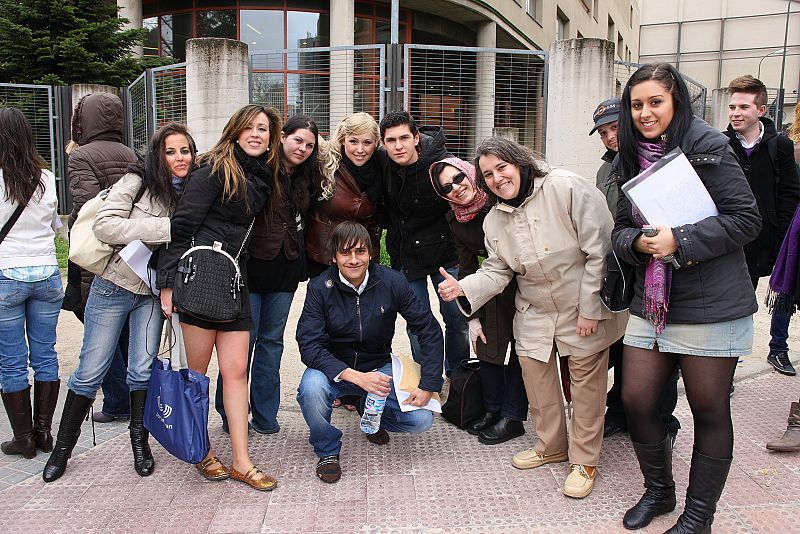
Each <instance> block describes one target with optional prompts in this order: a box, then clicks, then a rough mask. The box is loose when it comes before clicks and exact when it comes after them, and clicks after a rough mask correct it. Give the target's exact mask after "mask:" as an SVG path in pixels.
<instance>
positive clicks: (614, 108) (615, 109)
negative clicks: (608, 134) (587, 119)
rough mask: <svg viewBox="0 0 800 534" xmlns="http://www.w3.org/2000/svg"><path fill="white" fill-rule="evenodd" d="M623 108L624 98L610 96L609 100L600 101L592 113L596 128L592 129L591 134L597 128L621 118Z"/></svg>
mask: <svg viewBox="0 0 800 534" xmlns="http://www.w3.org/2000/svg"><path fill="white" fill-rule="evenodd" d="M621 108H622V100H620V99H619V98H609V99H608V100H603V101H602V102H600V105H599V106H597V109H595V110H594V113H592V120H594V128H592V131H591V132H589V135H592V134H593V133H594V132H596V131H597V129H598V128H599V127H600V126H602V125H604V124H608V123H610V122H614V121H615V120H619V110H620V109H621Z"/></svg>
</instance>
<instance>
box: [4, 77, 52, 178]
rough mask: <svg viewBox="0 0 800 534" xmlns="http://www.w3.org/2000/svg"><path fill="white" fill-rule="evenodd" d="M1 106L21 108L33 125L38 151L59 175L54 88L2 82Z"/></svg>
mask: <svg viewBox="0 0 800 534" xmlns="http://www.w3.org/2000/svg"><path fill="white" fill-rule="evenodd" d="M0 107H15V108H18V109H20V110H21V111H22V112H23V113H24V114H25V116H26V117H27V118H28V121H29V122H30V123H31V126H32V127H33V135H34V138H35V140H36V151H37V152H38V153H39V155H40V156H42V157H43V158H44V159H45V161H46V162H47V165H48V166H49V167H50V170H52V171H53V173H54V174H55V175H56V176H58V175H59V172H58V169H56V161H55V152H54V144H53V140H54V139H53V135H54V132H53V120H52V117H53V89H52V87H50V86H49V85H28V84H10V83H0Z"/></svg>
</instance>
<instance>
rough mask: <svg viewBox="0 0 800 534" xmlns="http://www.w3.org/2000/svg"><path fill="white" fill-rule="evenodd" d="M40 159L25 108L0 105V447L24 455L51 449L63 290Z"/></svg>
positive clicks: (52, 186)
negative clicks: (7, 432) (6, 425)
mask: <svg viewBox="0 0 800 534" xmlns="http://www.w3.org/2000/svg"><path fill="white" fill-rule="evenodd" d="M46 167H47V164H46V163H45V162H44V160H43V159H42V157H41V156H39V154H37V153H36V141H35V140H34V137H33V130H32V129H31V125H30V123H29V122H28V119H27V118H25V115H23V113H22V112H21V111H20V110H18V109H16V108H0V191H1V192H2V194H3V197H2V203H0V227H3V228H7V229H8V230H7V232H5V233H6V235H5V237H4V238H0V385H2V392H3V394H2V396H3V405H4V406H5V408H6V414H7V415H8V419H9V421H10V422H11V429H12V431H13V432H14V437H13V439H11V441H6V442H5V443H3V444H2V446H1V447H2V451H3V453H4V454H12V455H15V454H19V455H22V456H23V457H25V458H33V457H34V456H36V449H37V448H38V449H41V450H42V451H43V452H50V451H51V450H52V449H53V437H52V436H51V435H50V423H51V422H52V420H53V411H54V410H55V407H56V400H58V389H59V384H60V381H59V379H58V355H57V354H56V350H55V344H56V324H57V323H58V313H59V310H60V309H61V301H62V300H63V298H64V295H63V292H62V289H61V274H60V273H59V272H58V262H57V261H56V247H55V242H54V237H55V231H54V228H53V226H54V221H55V220H56V219H55V217H56V216H57V213H56V205H57V200H56V181H55V178H54V177H53V173H51V172H50V171H49V170H47V169H46ZM20 209H21V211H18V210H20ZM15 215H16V221H14V222H12V219H14V218H15ZM29 365H30V367H32V368H33V412H31V386H30V383H29V382H28V366H29Z"/></svg>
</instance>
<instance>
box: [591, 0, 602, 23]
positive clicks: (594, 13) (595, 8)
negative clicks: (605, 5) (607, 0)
mask: <svg viewBox="0 0 800 534" xmlns="http://www.w3.org/2000/svg"><path fill="white" fill-rule="evenodd" d="M598 2H599V0H593V1H592V16H593V17H594V20H597V12H598V11H600V6H598V5H597V4H598Z"/></svg>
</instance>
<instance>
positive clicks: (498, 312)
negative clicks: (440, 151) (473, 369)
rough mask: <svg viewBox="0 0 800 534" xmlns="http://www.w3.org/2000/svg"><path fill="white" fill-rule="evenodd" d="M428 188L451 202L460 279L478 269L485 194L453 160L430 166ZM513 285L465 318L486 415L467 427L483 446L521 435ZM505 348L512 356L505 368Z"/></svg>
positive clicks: (470, 170) (524, 400)
mask: <svg viewBox="0 0 800 534" xmlns="http://www.w3.org/2000/svg"><path fill="white" fill-rule="evenodd" d="M430 175H431V183H432V184H433V190H434V191H436V193H437V194H438V195H439V196H440V197H442V198H443V199H445V200H447V201H448V202H449V203H450V207H451V208H452V211H450V212H449V213H448V214H447V215H446V218H447V222H448V224H449V225H450V230H451V232H452V233H453V238H454V240H455V242H456V249H457V251H458V274H459V278H464V277H465V276H467V275H470V274H472V273H474V272H475V271H477V270H478V266H479V263H480V261H479V259H480V258H481V257H484V258H485V257H486V256H487V255H488V253H487V252H486V245H485V244H484V234H483V221H484V220H485V219H486V215H487V214H488V213H489V210H490V209H491V207H492V206H491V203H488V202H486V192H485V191H484V190H483V189H480V188H479V187H478V184H477V182H476V178H475V167H474V166H473V165H472V164H471V163H469V162H466V161H464V160H461V159H458V158H446V159H443V160H441V161H437V162H436V163H434V164H433V165H431V168H430ZM516 293H517V282H516V281H515V280H511V282H509V284H508V285H507V286H506V288H505V289H504V290H503V292H502V293H500V294H499V295H498V296H496V297H495V298H493V299H492V300H490V301H489V302H487V303H486V304H484V305H483V306H482V307H481V308H480V309H479V310H476V312H475V313H474V314H473V315H472V316H471V318H470V320H469V335H470V340H471V341H472V348H473V350H474V351H475V354H476V355H477V356H478V359H479V360H480V361H481V366H480V369H479V371H478V375H479V377H480V382H481V392H482V393H483V406H484V408H486V415H484V416H483V417H482V418H480V419H478V420H477V421H475V422H474V423H472V424H471V425H470V426H469V427H467V432H469V433H470V434H473V435H477V436H478V441H480V442H481V443H483V444H484V445H496V444H498V443H503V442H505V441H508V440H510V439H514V438H517V437H519V436H522V435H523V434H525V428H524V427H523V426H522V423H523V421H525V419H526V418H527V411H528V397H527V396H526V393H525V384H524V383H523V382H522V369H521V368H520V366H519V357H518V356H517V353H516V351H515V350H514V337H513V332H512V328H511V323H512V321H513V319H514V312H515V311H516V310H515V308H514V296H515V295H516ZM509 345H510V347H511V355H510V357H509V360H508V365H505V360H506V352H507V351H508V348H509Z"/></svg>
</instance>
